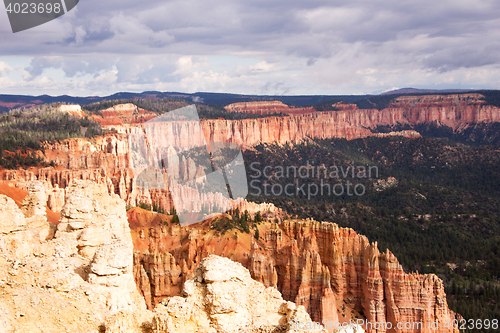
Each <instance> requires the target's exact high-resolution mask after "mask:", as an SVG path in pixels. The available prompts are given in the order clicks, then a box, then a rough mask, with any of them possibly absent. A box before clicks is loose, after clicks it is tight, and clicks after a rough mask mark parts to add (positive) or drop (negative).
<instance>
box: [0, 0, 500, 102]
mask: <svg viewBox="0 0 500 333" xmlns="http://www.w3.org/2000/svg"><path fill="white" fill-rule="evenodd" d="M499 18H500V3H498V2H497V1H489V0H478V1H475V2H474V3H473V4H471V2H470V1H467V0H442V1H438V2H436V1H434V0H432V1H431V0H419V1H416V0H411V1H395V0H358V1H340V0H311V1H299V0H289V1H285V0H276V1H272V2H269V1H264V0H247V1H244V0H235V1H231V2H228V1H222V0H204V1H200V0H172V1H168V2H165V1H160V0H151V1H148V2H146V3H140V2H137V1H132V0H120V1H116V0H110V1H104V2H103V1H97V0H87V1H84V2H80V3H79V4H78V6H77V7H76V8H75V10H72V11H71V12H70V13H68V14H67V15H64V16H63V17H61V18H59V19H57V20H54V21H51V22H49V23H47V24H45V25H42V26H39V27H36V28H34V29H30V30H28V31H25V32H22V33H18V34H3V35H2V37H3V39H4V40H3V42H2V44H1V45H0V61H1V62H0V75H2V76H5V75H6V74H7V73H9V75H10V76H12V75H13V73H17V72H16V69H15V68H16V67H15V66H14V64H13V63H12V61H11V60H9V59H11V57H8V56H13V55H14V56H16V57H26V58H28V59H30V60H29V65H28V66H25V68H24V69H22V70H20V73H24V79H19V80H23V81H19V80H18V81H14V82H10V83H9V87H10V86H12V84H13V86H18V87H20V88H19V89H27V88H22V87H35V86H34V85H33V84H34V82H39V81H40V80H41V79H42V78H44V77H45V78H46V79H47V80H52V81H50V82H51V84H54V85H53V86H54V87H55V86H59V87H61V88H60V91H61V93H65V91H66V90H65V89H67V90H69V89H71V90H72V91H77V92H78V91H80V92H79V93H80V94H84V93H87V92H89V91H93V92H95V91H103V92H105V93H113V92H116V89H120V90H121V89H135V90H139V91H141V90H149V89H172V90H180V89H185V90H186V91H195V90H197V89H203V90H213V91H221V90H224V89H225V91H227V92H237V93H265V92H268V93H273V94H274V93H297V94H299V93H337V92H347V93H359V92H371V91H383V90H385V89H387V88H390V87H393V86H410V85H411V84H421V85H435V84H436V82H445V83H446V84H449V85H450V87H451V86H453V87H455V86H457V87H458V86H459V85H460V86H461V87H467V86H472V85H476V84H478V82H479V81H478V80H476V78H479V77H483V78H484V73H483V70H484V69H485V68H487V69H488V70H490V71H492V73H497V72H498V66H499V64H500V52H498V51H499V50H500V38H499V37H500V19H499ZM0 29H3V30H8V29H9V28H8V26H6V24H5V22H2V23H0ZM4 37H5V38H4ZM2 56H4V57H5V58H2ZM220 57H228V59H230V60H229V61H228V63H226V64H224V66H222V65H221V64H218V65H217V66H215V65H214V59H218V58H220ZM2 64H3V65H2ZM2 66H4V67H2ZM2 68H5V69H2ZM13 68H14V69H13ZM479 73H481V74H479ZM17 76H18V77H19V78H20V77H22V74H19V75H17ZM97 78H99V80H98V79H97ZM486 78H487V79H488V80H489V81H484V82H483V85H484V86H490V87H494V86H496V85H497V80H495V79H494V78H493V77H491V76H489V75H487V76H486ZM391 81H392V82H391ZM16 82H17V83H16ZM30 82H31V83H30ZM103 82H106V84H107V85H108V87H107V89H106V87H105V84H104V83H103ZM92 85H95V86H92ZM65 87H66V88H65ZM36 89H38V88H36ZM54 89H57V88H54ZM78 89H80V90H78ZM20 92H22V93H29V91H25V90H23V91H20Z"/></svg>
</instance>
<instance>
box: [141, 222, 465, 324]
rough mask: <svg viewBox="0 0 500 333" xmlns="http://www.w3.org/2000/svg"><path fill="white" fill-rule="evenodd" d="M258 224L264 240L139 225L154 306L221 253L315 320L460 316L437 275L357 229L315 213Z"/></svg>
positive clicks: (146, 285) (146, 286)
mask: <svg viewBox="0 0 500 333" xmlns="http://www.w3.org/2000/svg"><path fill="white" fill-rule="evenodd" d="M258 228H259V230H260V235H261V238H260V240H259V241H255V239H254V237H253V236H252V235H248V234H242V233H240V232H236V231H232V232H228V233H225V234H224V235H220V236H217V235H216V234H214V231H211V230H210V229H209V228H208V227H207V226H205V227H202V226H198V227H196V228H194V227H192V228H180V227H177V226H175V225H171V226H167V225H162V226H157V227H151V228H137V229H136V230H135V231H134V233H133V234H134V235H135V237H134V244H135V247H136V249H138V248H141V249H142V250H141V251H142V252H136V253H135V256H134V275H135V279H136V282H137V285H138V286H139V288H140V289H141V292H142V293H143V294H144V296H145V298H146V301H147V302H150V303H149V304H148V306H149V307H150V308H152V307H153V306H154V305H155V304H157V303H158V302H159V301H161V300H162V299H163V298H164V297H167V296H174V295H179V294H180V293H181V291H182V289H183V285H184V283H185V281H186V280H187V279H189V278H190V277H192V276H193V274H194V270H195V268H196V267H197V266H198V264H199V263H200V262H201V261H202V259H203V258H204V257H206V256H208V255H210V254H217V255H222V256H225V257H228V258H230V259H232V260H235V261H238V262H240V263H241V264H243V266H245V267H247V268H248V269H249V271H250V273H251V275H252V277H253V278H254V279H255V280H257V281H259V282H262V283H263V284H264V285H265V286H268V287H276V288H277V289H278V290H279V291H280V292H281V293H282V295H283V298H284V299H285V300H288V301H292V302H295V303H296V304H298V305H303V306H304V307H305V309H306V310H307V312H308V313H309V314H310V315H311V318H312V319H313V320H314V321H318V322H321V321H323V320H327V322H336V321H340V322H343V321H349V319H352V320H356V318H365V319H366V320H367V321H370V322H372V323H375V322H378V323H384V322H390V323H392V324H393V325H394V326H395V325H396V324H397V322H402V323H405V322H410V323H417V322H422V323H423V326H422V329H421V330H415V332H431V331H432V332H436V331H435V330H430V329H429V328H428V326H426V325H428V322H429V321H432V322H434V321H436V320H439V322H442V323H444V322H446V321H447V320H452V319H454V318H455V317H454V313H453V312H452V311H450V310H449V309H448V306H447V302H446V295H445V293H444V287H443V283H442V281H441V280H440V279H439V278H438V277H437V276H435V275H420V274H415V273H409V274H408V273H405V272H404V271H403V269H402V267H401V265H400V264H399V263H398V261H397V259H396V258H395V257H394V255H393V254H392V253H390V252H389V251H387V252H384V253H380V252H379V250H378V248H377V244H376V243H372V244H370V243H369V241H368V239H367V238H366V237H364V236H361V235H358V234H356V233H355V232H354V231H353V230H352V229H346V228H339V227H338V226H337V225H336V224H332V223H319V222H315V221H310V220H308V221H299V220H289V221H285V222H283V223H282V224H272V223H264V224H261V225H259V226H258ZM366 328H367V330H368V331H370V332H375V331H377V332H385V331H386V330H385V329H378V330H375V329H373V328H371V327H369V326H368V327H366ZM388 331H392V330H388ZM406 331H407V330H406ZM406 331H405V332H406ZM437 331H438V332H448V331H449V330H448V329H447V328H445V327H443V326H441V327H440V328H439V330H437ZM408 332H409V331H408Z"/></svg>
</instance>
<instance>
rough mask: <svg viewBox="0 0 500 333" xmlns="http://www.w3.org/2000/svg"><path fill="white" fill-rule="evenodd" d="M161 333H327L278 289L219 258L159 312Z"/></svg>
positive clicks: (199, 271)
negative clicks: (312, 326)
mask: <svg viewBox="0 0 500 333" xmlns="http://www.w3.org/2000/svg"><path fill="white" fill-rule="evenodd" d="M153 322H154V328H155V332H158V333H160V332H165V333H184V332H206V333H232V332H247V333H257V332H259V333H260V332H297V333H298V332H318V333H319V332H325V333H326V330H324V329H323V328H322V327H321V325H319V324H317V323H315V324H314V326H315V328H313V329H307V330H306V329H302V330H300V329H298V330H296V329H294V326H297V327H299V326H303V327H306V325H309V326H311V324H312V322H311V319H310V317H309V315H308V314H307V313H306V312H305V310H304V307H303V306H296V305H295V304H294V303H292V302H287V301H284V300H283V299H282V298H281V295H280V293H279V292H278V290H276V289H275V288H274V287H267V288H266V287H265V286H264V285H263V284H262V283H259V282H257V281H255V280H253V279H252V278H251V276H250V273H249V272H248V270H247V269H245V268H244V267H243V266H241V265H240V264H238V263H235V262H233V261H231V260H229V259H227V258H223V257H219V256H214V255H211V256H208V257H206V258H205V259H203V260H202V261H201V263H200V265H199V267H198V268H197V269H196V270H195V273H194V276H193V278H192V279H190V280H188V281H186V283H184V288H183V291H182V296H175V297H171V298H167V299H165V300H163V301H162V302H161V303H160V304H158V305H157V306H156V308H155V317H154V319H153Z"/></svg>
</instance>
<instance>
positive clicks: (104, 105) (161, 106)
mask: <svg viewBox="0 0 500 333" xmlns="http://www.w3.org/2000/svg"><path fill="white" fill-rule="evenodd" d="M126 103H132V104H134V105H136V106H137V107H139V108H142V109H144V110H148V111H153V112H156V113H158V114H161V113H165V112H168V111H172V110H175V109H178V108H181V107H184V106H187V105H189V103H187V102H186V101H185V100H183V99H177V98H151V99H149V98H127V99H113V100H109V101H100V102H97V103H92V104H87V105H84V106H83V107H82V109H83V110H85V111H87V112H88V113H92V114H100V111H101V110H104V109H108V108H110V107H113V106H115V105H118V104H126Z"/></svg>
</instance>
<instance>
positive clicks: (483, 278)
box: [244, 137, 500, 332]
mask: <svg viewBox="0 0 500 333" xmlns="http://www.w3.org/2000/svg"><path fill="white" fill-rule="evenodd" d="M244 157H245V162H246V168H247V173H248V182H249V184H252V183H251V182H252V181H254V183H253V186H250V188H249V191H250V193H251V194H253V195H251V196H250V197H249V199H250V200H254V201H257V202H264V201H266V202H273V203H274V204H275V205H277V206H278V207H281V208H283V209H284V210H285V211H286V212H287V213H288V214H289V215H290V216H292V217H299V218H307V217H313V218H314V219H316V220H318V221H331V222H335V223H338V224H339V225H340V226H343V227H351V228H353V229H354V230H355V231H356V232H358V233H360V234H363V235H366V236H367V237H368V238H369V239H370V241H377V242H378V245H379V250H380V251H385V249H386V248H389V249H390V250H391V251H392V252H393V253H394V254H395V255H396V257H397V258H398V259H399V261H400V263H401V264H402V265H403V267H404V268H405V270H406V271H407V272H412V271H418V272H420V273H435V274H437V275H438V276H439V277H440V278H442V279H443V281H444V282H445V287H446V293H447V295H448V297H449V305H450V308H451V309H452V310H454V311H456V312H458V313H460V314H461V315H463V316H464V317H465V318H467V319H469V318H474V319H476V318H482V319H486V318H490V319H493V318H500V307H499V304H498V303H499V302H500V281H499V278H500V167H499V165H500V148H498V147H494V146H481V147H474V146H466V145H463V144H460V143H452V142H450V141H442V140H436V139H431V138H421V139H408V138H404V137H389V138H365V139H357V140H352V141H347V140H344V139H335V140H308V141H306V142H303V143H301V144H295V145H292V144H285V145H277V144H261V145H259V146H256V147H255V148H254V149H252V150H248V151H246V152H245V156H244ZM255 162H257V163H260V164H255ZM252 163H254V164H253V166H251V165H252ZM323 165H324V166H326V167H327V168H329V167H331V166H337V167H339V169H340V170H344V171H345V170H351V171H349V172H346V173H345V176H346V177H344V175H343V174H342V171H340V172H339V177H338V178H337V179H335V178H327V179H326V178H325V177H324V175H325V174H324V172H323V171H322V170H323V169H322V167H320V166H323ZM265 166H271V167H272V168H270V169H268V170H267V173H266V175H264V171H263V168H264V167H265ZM277 166H284V167H285V170H286V167H287V166H297V167H300V166H309V169H310V171H312V170H313V168H314V170H315V171H316V174H315V176H311V173H310V174H309V177H302V178H301V177H300V176H298V177H294V175H293V173H292V172H290V173H289V175H288V176H287V175H286V173H285V174H284V176H283V174H281V173H280V168H279V167H277ZM369 166H376V167H377V170H378V176H377V175H376V174H375V173H372V175H371V176H372V177H371V178H369V177H362V176H363V173H361V174H359V173H358V172H359V171H363V170H365V171H366V170H368V167H369ZM348 168H349V169H348ZM350 168H354V170H355V173H354V177H352V176H353V173H352V169H350ZM305 170H306V169H305V168H303V169H302V171H303V172H302V176H304V175H306V173H305ZM318 170H320V176H319V177H317V176H318V172H317V171H318ZM328 175H329V174H328ZM390 177H394V178H390ZM297 181H298V183H295V182H297ZM321 181H323V185H324V183H326V182H328V183H330V184H331V185H333V184H343V185H344V189H345V185H346V183H347V182H351V183H352V184H362V185H363V187H364V189H365V192H364V193H363V194H362V195H359V196H358V195H355V194H353V192H352V190H351V194H353V195H348V194H347V192H346V191H345V192H344V193H343V194H342V195H337V194H339V193H340V191H337V192H338V193H337V194H333V193H332V194H331V195H328V194H327V193H326V187H325V192H324V194H323V195H320V194H316V195H311V194H314V191H315V187H314V186H313V184H316V185H317V186H318V188H321V185H322V183H321ZM264 182H266V184H267V185H265V184H264ZM290 183H293V184H294V185H295V184H297V186H299V187H300V186H303V185H304V184H305V185H304V192H305V193H303V192H301V191H297V192H296V191H289V194H291V193H292V195H286V194H284V193H282V194H281V195H276V194H278V193H279V189H280V188H284V187H285V186H286V185H287V184H290ZM264 185H265V186H264ZM309 185H311V189H312V190H311V192H310V193H308V191H307V189H308V186H309ZM273 186H274V187H273ZM256 188H258V189H256ZM266 188H267V194H268V195H266V193H265V191H266ZM338 188H340V185H339V187H338ZM352 188H353V187H351V189H352ZM259 190H260V191H261V192H260V195H256V194H258V192H259ZM273 190H274V192H273ZM358 192H359V191H358ZM476 331H478V332H479V331H480V330H476Z"/></svg>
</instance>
